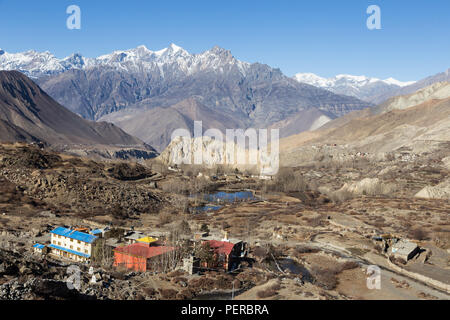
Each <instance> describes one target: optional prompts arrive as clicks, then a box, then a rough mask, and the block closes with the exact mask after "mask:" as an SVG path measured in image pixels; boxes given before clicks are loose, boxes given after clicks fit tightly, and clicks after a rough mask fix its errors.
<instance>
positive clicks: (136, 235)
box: [124, 231, 145, 244]
mask: <svg viewBox="0 0 450 320" xmlns="http://www.w3.org/2000/svg"><path fill="white" fill-rule="evenodd" d="M142 238H145V234H143V233H142V232H139V231H130V232H128V233H126V234H125V236H124V240H125V242H126V243H127V244H133V243H136V242H137V241H138V240H139V239H142Z"/></svg>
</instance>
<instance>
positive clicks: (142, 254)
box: [114, 243, 175, 272]
mask: <svg viewBox="0 0 450 320" xmlns="http://www.w3.org/2000/svg"><path fill="white" fill-rule="evenodd" d="M173 250H175V248H174V247H165V246H160V247H151V246H149V245H148V244H146V243H134V244H130V245H129V246H126V247H117V248H115V249H114V266H115V267H125V268H127V269H129V270H134V271H140V272H145V271H147V270H149V264H150V261H151V260H152V259H154V258H156V257H159V256H161V255H163V254H165V253H168V252H171V251H173Z"/></svg>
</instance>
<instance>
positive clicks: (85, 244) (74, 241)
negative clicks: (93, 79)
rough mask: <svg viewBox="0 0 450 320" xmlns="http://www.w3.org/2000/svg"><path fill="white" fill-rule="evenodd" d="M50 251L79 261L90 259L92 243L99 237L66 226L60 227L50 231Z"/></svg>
mask: <svg viewBox="0 0 450 320" xmlns="http://www.w3.org/2000/svg"><path fill="white" fill-rule="evenodd" d="M50 234H51V244H50V245H49V246H48V247H49V248H50V253H51V254H54V255H56V256H60V257H63V258H67V259H71V260H74V261H78V262H86V261H89V260H90V258H91V254H92V245H93V244H94V242H95V240H97V239H98V237H96V236H94V235H92V234H88V233H84V232H80V231H75V230H71V229H67V228H64V227H58V228H56V229H54V230H53V231H51V232H50Z"/></svg>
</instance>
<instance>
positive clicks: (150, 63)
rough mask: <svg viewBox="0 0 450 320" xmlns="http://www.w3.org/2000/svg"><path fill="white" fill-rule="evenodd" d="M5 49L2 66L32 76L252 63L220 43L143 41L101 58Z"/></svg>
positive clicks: (221, 67) (0, 57)
mask: <svg viewBox="0 0 450 320" xmlns="http://www.w3.org/2000/svg"><path fill="white" fill-rule="evenodd" d="M2 52H3V53H2V54H1V55H0V70H19V71H21V72H23V73H25V74H26V75H28V76H30V77H32V78H39V77H41V76H43V75H50V74H58V73H61V72H64V71H66V70H69V69H87V68H91V67H96V66H108V67H113V68H116V69H120V70H125V71H129V72H140V71H143V70H153V69H154V68H155V67H157V68H158V69H159V70H160V72H161V75H162V76H164V68H165V67H164V66H169V65H174V67H175V69H177V70H178V71H179V72H182V73H184V74H192V73H195V72H198V71H201V70H205V69H211V70H214V71H216V72H224V70H227V68H229V67H230V66H231V65H236V66H237V67H238V68H239V70H240V71H241V72H244V71H245V69H246V67H247V66H248V65H249V64H248V63H245V62H241V61H239V60H237V59H235V58H234V57H233V56H232V54H231V52H230V51H228V50H226V49H223V48H220V47H217V46H216V47H214V48H212V49H210V50H207V51H205V52H203V53H199V54H190V53H189V52H188V51H186V50H185V49H183V48H182V47H180V46H177V45H176V44H174V43H171V44H170V45H169V46H168V47H167V48H164V49H161V50H158V51H152V50H150V49H148V48H147V47H146V46H145V45H140V46H138V47H136V48H133V49H128V50H116V51H113V52H112V53H109V54H104V55H101V56H99V57H97V58H86V57H83V56H82V55H81V54H78V53H75V54H72V55H71V56H68V57H65V58H63V59H58V58H56V57H55V56H54V55H53V54H51V53H50V52H48V51H47V52H36V51H33V50H30V51H27V52H22V53H7V52H4V51H3V50H2ZM171 69H173V68H171Z"/></svg>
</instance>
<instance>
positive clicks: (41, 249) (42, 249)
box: [33, 243, 48, 254]
mask: <svg viewBox="0 0 450 320" xmlns="http://www.w3.org/2000/svg"><path fill="white" fill-rule="evenodd" d="M33 250H34V252H35V253H39V254H45V253H47V251H48V250H47V247H46V246H45V245H43V244H40V243H36V244H35V245H34V246H33Z"/></svg>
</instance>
